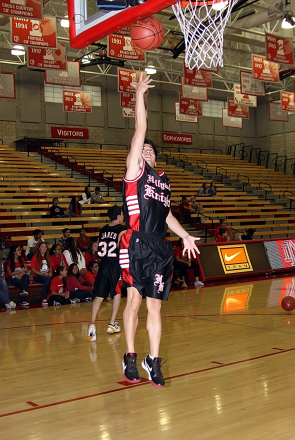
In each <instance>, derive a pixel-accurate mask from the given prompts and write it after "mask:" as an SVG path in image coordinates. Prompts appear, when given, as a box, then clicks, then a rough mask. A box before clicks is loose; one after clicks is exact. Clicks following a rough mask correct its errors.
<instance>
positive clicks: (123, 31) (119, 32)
mask: <svg viewBox="0 0 295 440" xmlns="http://www.w3.org/2000/svg"><path fill="white" fill-rule="evenodd" d="M116 35H127V36H128V37H130V26H125V27H123V28H122V29H117V30H116Z"/></svg>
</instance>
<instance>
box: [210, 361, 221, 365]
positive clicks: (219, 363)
mask: <svg viewBox="0 0 295 440" xmlns="http://www.w3.org/2000/svg"><path fill="white" fill-rule="evenodd" d="M211 364H217V365H224V363H223V362H216V361H212V362H211Z"/></svg>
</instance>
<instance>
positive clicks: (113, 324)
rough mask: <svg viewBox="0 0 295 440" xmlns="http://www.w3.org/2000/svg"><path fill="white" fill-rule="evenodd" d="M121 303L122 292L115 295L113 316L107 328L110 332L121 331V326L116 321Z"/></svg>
mask: <svg viewBox="0 0 295 440" xmlns="http://www.w3.org/2000/svg"><path fill="white" fill-rule="evenodd" d="M120 304H121V295H120V294H118V295H115V296H114V297H113V304H112V316H111V320H110V323H109V326H108V330H107V332H108V333H118V332H120V331H121V328H120V327H119V326H118V325H117V322H116V316H117V314H118V311H119V308H120Z"/></svg>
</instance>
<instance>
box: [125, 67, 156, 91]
mask: <svg viewBox="0 0 295 440" xmlns="http://www.w3.org/2000/svg"><path fill="white" fill-rule="evenodd" d="M151 82H152V79H150V76H149V75H147V76H146V78H144V79H143V72H140V76H139V80H138V82H136V83H131V84H130V85H131V87H133V88H134V89H135V90H136V92H142V93H145V92H146V91H147V89H150V88H151V87H155V86H154V85H150V83H151Z"/></svg>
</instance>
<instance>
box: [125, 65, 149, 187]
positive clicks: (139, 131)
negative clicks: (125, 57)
mask: <svg viewBox="0 0 295 440" xmlns="http://www.w3.org/2000/svg"><path fill="white" fill-rule="evenodd" d="M151 81H152V80H151V79H150V77H149V75H148V76H147V77H146V78H145V79H143V73H141V74H140V77H139V81H138V83H136V84H134V83H133V84H132V87H134V88H135V90H136V103H135V133H134V135H133V138H132V141H131V148H130V151H129V154H128V156H127V161H126V167H127V170H126V175H125V177H126V179H127V180H133V179H136V177H137V176H138V175H139V173H140V170H141V167H142V150H143V143H144V138H145V133H146V129H147V123H146V114H145V106H144V93H145V92H146V90H147V89H149V88H151V87H155V86H153V85H150V82H151Z"/></svg>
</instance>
